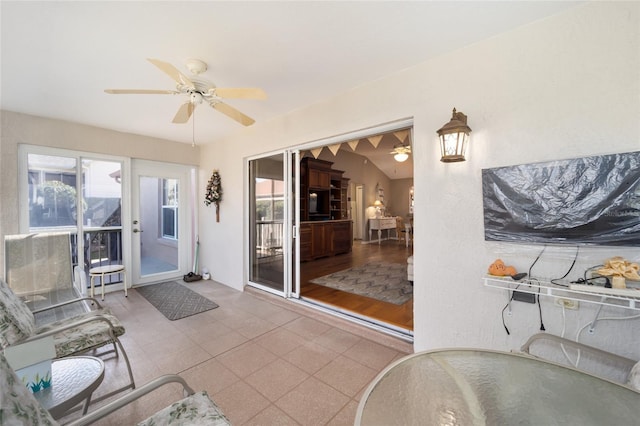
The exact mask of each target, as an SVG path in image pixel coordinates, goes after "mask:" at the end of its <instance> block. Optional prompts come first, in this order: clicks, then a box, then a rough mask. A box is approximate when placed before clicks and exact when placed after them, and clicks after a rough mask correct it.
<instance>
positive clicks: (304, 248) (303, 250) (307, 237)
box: [300, 224, 313, 262]
mask: <svg viewBox="0 0 640 426" xmlns="http://www.w3.org/2000/svg"><path fill="white" fill-rule="evenodd" d="M312 259H313V255H312V253H311V225H309V224H301V225H300V261H301V262H306V261H309V260H312Z"/></svg>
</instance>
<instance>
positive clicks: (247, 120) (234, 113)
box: [211, 102, 255, 126]
mask: <svg viewBox="0 0 640 426" xmlns="http://www.w3.org/2000/svg"><path fill="white" fill-rule="evenodd" d="M211 106H212V107H213V108H215V109H217V110H218V111H220V112H221V113H223V114H224V115H226V116H228V117H230V118H232V119H234V120H236V121H237V122H238V123H240V124H242V125H244V126H250V125H252V124H253V123H255V120H254V119H253V118H251V117H249V116H247V115H244V114H243V113H241V112H240V111H238V110H237V109H235V108H234V107H232V106H230V105H227V104H225V103H222V102H218V103H211Z"/></svg>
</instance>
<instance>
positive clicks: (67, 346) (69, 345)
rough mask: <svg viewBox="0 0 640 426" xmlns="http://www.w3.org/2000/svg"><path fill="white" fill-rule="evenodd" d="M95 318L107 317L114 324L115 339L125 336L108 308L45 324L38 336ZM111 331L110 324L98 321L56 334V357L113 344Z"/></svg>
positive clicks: (54, 339)
mask: <svg viewBox="0 0 640 426" xmlns="http://www.w3.org/2000/svg"><path fill="white" fill-rule="evenodd" d="M95 316H102V317H105V318H107V319H108V320H109V321H110V322H111V324H113V326H114V328H113V333H114V335H115V337H119V336H122V335H123V334H124V327H123V326H122V324H121V323H120V321H119V320H118V319H117V318H116V317H115V316H113V314H112V313H111V311H110V310H109V309H107V308H103V309H100V310H96V311H89V312H87V313H85V314H81V315H76V316H74V317H70V318H65V319H62V320H59V321H54V322H51V323H48V324H45V325H43V326H41V327H38V328H37V329H36V334H39V333H43V332H45V331H49V330H53V329H56V328H59V327H64V326H67V325H69V324H72V323H74V322H76V321H79V320H82V319H85V318H91V317H95ZM109 329H110V326H109V324H107V323H106V322H104V321H98V320H96V321H91V322H88V323H85V324H82V325H79V326H78V327H72V328H69V329H67V330H64V331H61V332H59V333H56V334H54V336H53V342H54V345H55V347H56V357H58V358H62V357H65V356H70V355H73V354H77V353H81V352H86V351H88V350H90V349H94V348H98V347H100V346H104V345H105V344H106V343H109V342H112V341H113V338H112V337H111V334H110V333H109Z"/></svg>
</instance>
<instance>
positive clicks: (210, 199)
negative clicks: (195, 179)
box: [204, 170, 222, 222]
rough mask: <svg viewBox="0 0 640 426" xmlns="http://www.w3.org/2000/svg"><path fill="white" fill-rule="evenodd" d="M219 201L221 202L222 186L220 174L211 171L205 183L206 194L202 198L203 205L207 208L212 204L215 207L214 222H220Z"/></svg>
mask: <svg viewBox="0 0 640 426" xmlns="http://www.w3.org/2000/svg"><path fill="white" fill-rule="evenodd" d="M220 201H222V184H221V182H220V173H219V172H218V171H217V170H214V171H213V174H212V175H211V179H209V182H208V183H207V193H206V195H205V196H204V203H205V204H206V205H207V206H209V205H211V204H212V203H213V204H215V205H216V222H220Z"/></svg>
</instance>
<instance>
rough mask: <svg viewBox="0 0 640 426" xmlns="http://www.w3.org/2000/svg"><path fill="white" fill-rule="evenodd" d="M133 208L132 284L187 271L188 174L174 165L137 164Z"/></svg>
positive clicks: (156, 279) (173, 276) (188, 230)
mask: <svg viewBox="0 0 640 426" xmlns="http://www.w3.org/2000/svg"><path fill="white" fill-rule="evenodd" d="M133 176H134V177H133V179H134V181H135V182H136V183H135V185H134V188H133V190H134V193H133V206H132V207H133V208H132V218H133V220H132V225H133V227H132V235H133V237H132V244H133V247H132V258H133V271H134V274H133V281H134V283H136V284H139V283H147V282H154V281H161V280H163V279H170V278H176V277H179V276H182V275H184V274H185V273H186V272H187V270H186V269H187V266H186V265H187V264H188V261H187V251H188V247H189V245H190V241H191V236H190V229H191V225H190V223H189V220H188V218H189V215H188V214H185V213H184V212H185V211H187V210H188V209H187V206H188V205H189V197H188V193H189V191H188V190H187V189H186V188H188V186H189V173H188V171H187V170H186V169H184V168H180V167H179V166H176V167H175V168H173V167H171V166H168V165H157V164H150V163H148V162H136V163H135V165H134V167H133Z"/></svg>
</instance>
